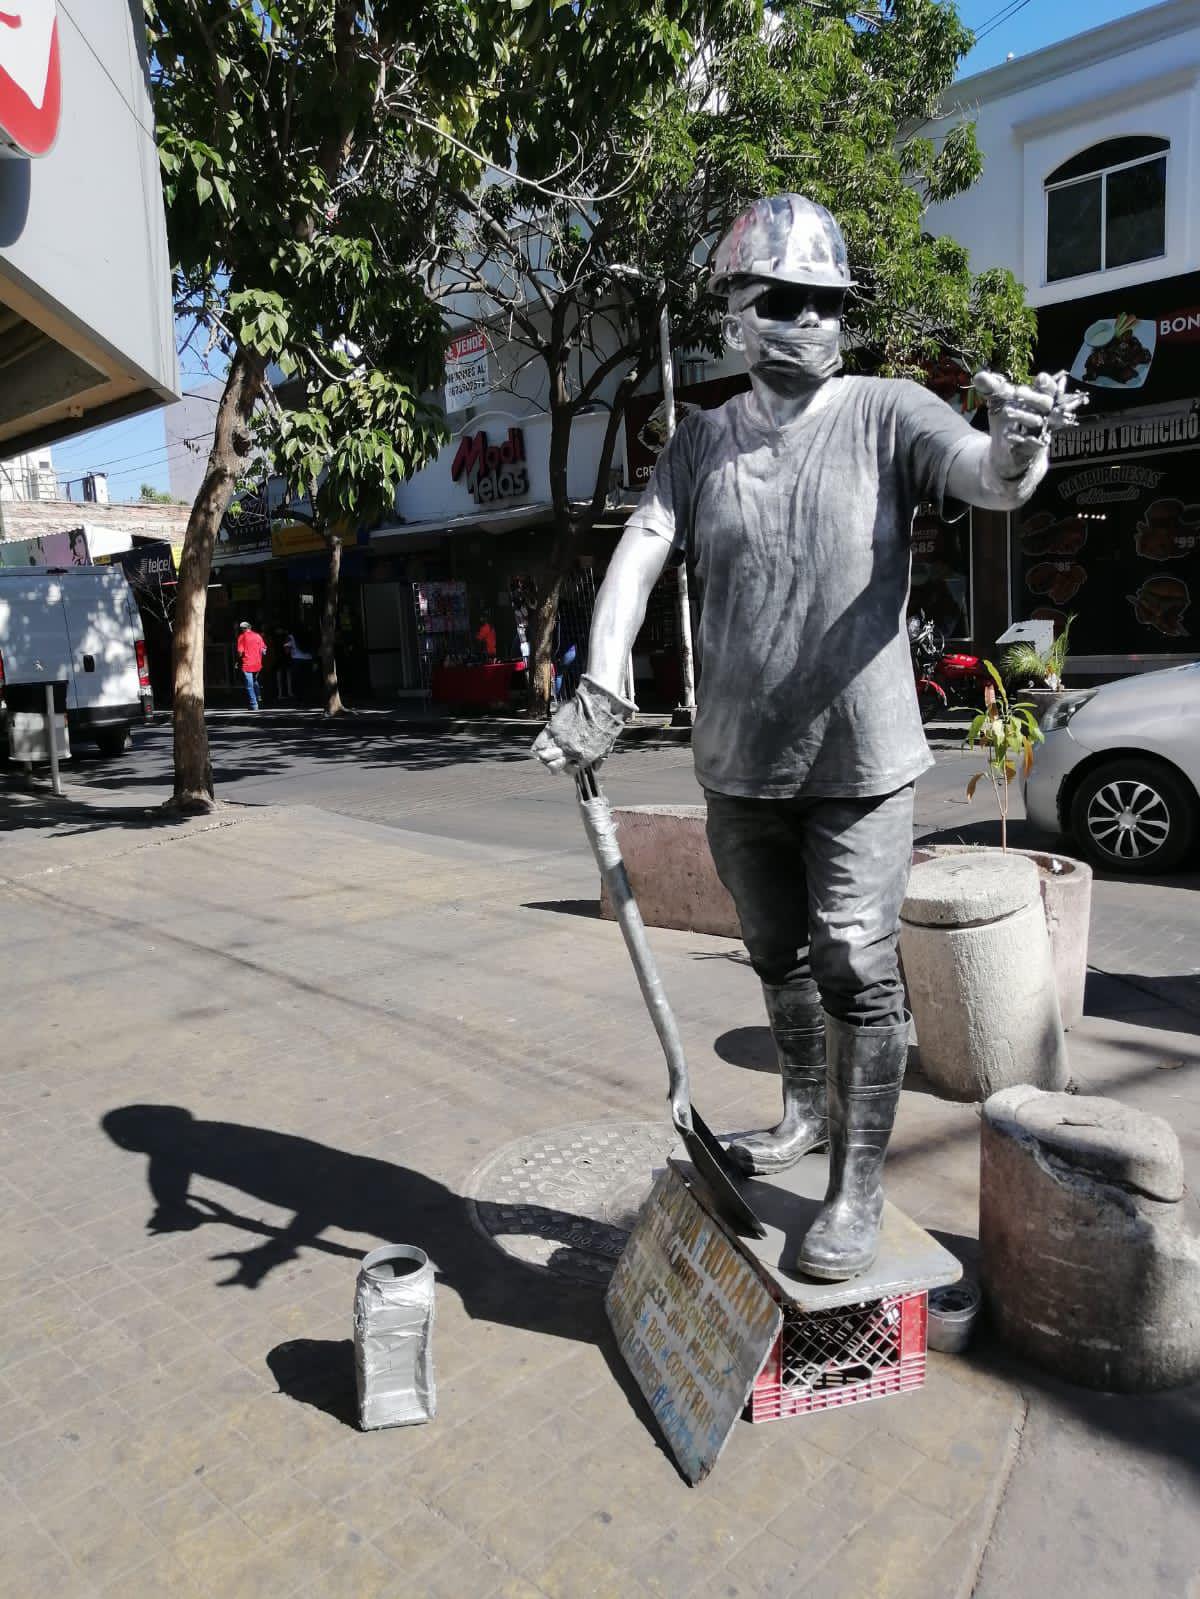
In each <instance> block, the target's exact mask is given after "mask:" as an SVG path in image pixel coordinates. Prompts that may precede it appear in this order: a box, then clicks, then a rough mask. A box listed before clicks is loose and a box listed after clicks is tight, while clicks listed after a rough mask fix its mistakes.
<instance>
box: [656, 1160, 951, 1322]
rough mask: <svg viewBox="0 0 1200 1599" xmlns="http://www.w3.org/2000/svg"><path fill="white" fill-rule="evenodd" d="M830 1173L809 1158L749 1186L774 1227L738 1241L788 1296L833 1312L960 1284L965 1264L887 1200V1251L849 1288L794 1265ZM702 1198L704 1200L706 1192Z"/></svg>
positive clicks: (685, 1166) (683, 1166)
mask: <svg viewBox="0 0 1200 1599" xmlns="http://www.w3.org/2000/svg"><path fill="white" fill-rule="evenodd" d="M671 1163H672V1165H674V1166H677V1167H678V1169H679V1170H680V1171H681V1172H682V1173H683V1175H684V1176H685V1177H686V1178H688V1179H689V1180H690V1178H691V1167H690V1163H689V1162H688V1161H686V1160H678V1159H672V1162H671ZM827 1176H828V1162H827V1161H826V1159H825V1157H824V1156H823V1155H806V1156H805V1157H804V1159H803V1160H802V1161H801V1162H800V1163H799V1165H796V1166H793V1167H792V1168H791V1170H790V1171H785V1172H779V1173H778V1174H777V1175H776V1176H773V1177H748V1178H746V1180H745V1182H744V1183H743V1184H742V1191H743V1193H744V1194H745V1196H746V1201H747V1203H748V1204H749V1205H750V1206H751V1208H752V1209H753V1210H754V1212H755V1214H756V1215H757V1216H758V1217H759V1218H760V1220H761V1221H762V1223H763V1225H764V1226H765V1227H766V1229H767V1236H766V1237H765V1238H738V1239H737V1240H736V1244H737V1247H738V1248H739V1249H741V1250H742V1251H744V1253H745V1254H747V1255H748V1256H750V1257H751V1258H752V1259H753V1260H754V1261H755V1262H756V1263H757V1265H758V1266H759V1267H760V1268H761V1270H762V1271H763V1272H765V1273H766V1275H767V1277H768V1279H769V1280H770V1281H771V1282H773V1283H774V1284H775V1286H776V1288H777V1290H778V1292H779V1294H780V1296H781V1297H782V1298H783V1299H785V1300H787V1301H788V1302H790V1303H791V1304H793V1305H796V1306H797V1307H798V1308H799V1309H800V1310H805V1311H812V1310H832V1309H834V1308H835V1307H836V1306H838V1305H857V1304H861V1303H863V1302H864V1301H866V1300H871V1299H885V1298H887V1297H889V1296H890V1295H892V1294H911V1293H916V1292H918V1291H919V1290H921V1289H926V1288H940V1287H942V1285H943V1284H945V1283H956V1282H957V1281H958V1280H959V1278H960V1277H961V1276H962V1266H961V1264H960V1262H959V1261H958V1260H956V1259H955V1257H954V1256H953V1255H952V1254H951V1253H950V1251H949V1250H948V1249H943V1248H942V1246H941V1244H939V1243H938V1242H937V1240H936V1239H935V1238H932V1237H931V1236H930V1235H929V1233H927V1232H926V1231H925V1229H924V1227H918V1225H917V1224H916V1222H915V1221H913V1220H912V1219H911V1217H908V1216H906V1215H905V1214H904V1212H903V1211H902V1210H897V1208H896V1206H895V1205H892V1204H890V1203H888V1201H887V1200H885V1201H884V1205H883V1226H882V1229H881V1231H880V1236H879V1254H878V1255H877V1256H876V1258H875V1264H874V1265H873V1266H871V1267H870V1268H869V1270H867V1271H865V1272H863V1273H862V1274H861V1275H860V1276H858V1277H852V1278H850V1280H849V1281H848V1282H842V1283H822V1282H817V1281H816V1280H815V1279H814V1278H812V1277H803V1276H801V1275H800V1273H799V1272H798V1271H796V1270H795V1267H794V1264H793V1263H794V1261H795V1259H796V1256H797V1255H798V1254H799V1252H800V1244H801V1241H802V1240H803V1238H804V1235H805V1233H806V1232H807V1231H808V1229H809V1227H810V1225H811V1224H812V1222H813V1219H814V1218H815V1216H816V1214H817V1211H818V1210H819V1209H820V1206H821V1201H822V1200H823V1199H824V1197H825V1183H826V1178H827ZM696 1193H697V1198H699V1199H700V1200H701V1202H703V1194H702V1192H701V1191H700V1190H699V1189H698V1188H697V1189H696Z"/></svg>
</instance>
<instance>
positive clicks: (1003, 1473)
mask: <svg viewBox="0 0 1200 1599" xmlns="http://www.w3.org/2000/svg"><path fill="white" fill-rule="evenodd" d="M1015 1397H1016V1400H1017V1403H1018V1406H1019V1409H1018V1413H1017V1415H1016V1416H1015V1417H1014V1419H1013V1422H1012V1425H1011V1426H1010V1428H1009V1434H1008V1442H1007V1444H1006V1445H1005V1450H1004V1459H1003V1461H1002V1462H1001V1466H1000V1470H999V1471H998V1472H997V1473H996V1479H995V1481H994V1482H993V1484H992V1490H991V1493H990V1494H989V1495H988V1500H987V1505H986V1507H985V1510H984V1521H983V1525H982V1527H981V1528H980V1530H979V1535H978V1537H977V1538H976V1539H975V1547H974V1549H973V1550H972V1552H971V1555H972V1558H971V1562H970V1565H969V1566H968V1568H967V1574H966V1575H965V1576H964V1577H963V1580H962V1582H961V1583H960V1584H959V1587H958V1592H957V1593H956V1594H955V1599H974V1595H975V1592H976V1590H977V1589H978V1587H979V1583H980V1579H981V1578H982V1576H983V1563H984V1561H985V1560H986V1559H987V1552H988V1545H989V1544H990V1543H991V1541H992V1533H993V1532H994V1531H995V1528H996V1520H997V1518H998V1517H999V1515H1000V1508H1001V1506H1002V1505H1003V1504H1004V1500H1005V1496H1006V1495H1007V1493H1008V1485H1009V1483H1010V1482H1011V1481H1012V1479H1013V1473H1014V1472H1015V1471H1016V1469H1017V1461H1018V1460H1019V1459H1020V1455H1021V1445H1022V1444H1023V1443H1024V1440H1025V1425H1026V1423H1027V1422H1028V1420H1029V1401H1028V1399H1026V1397H1025V1395H1024V1394H1023V1393H1021V1392H1020V1390H1019V1389H1018V1390H1017V1392H1016V1396H1015Z"/></svg>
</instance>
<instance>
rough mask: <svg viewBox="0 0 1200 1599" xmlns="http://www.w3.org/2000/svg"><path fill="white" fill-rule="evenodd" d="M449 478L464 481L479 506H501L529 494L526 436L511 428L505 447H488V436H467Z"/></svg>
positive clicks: (478, 434) (452, 465)
mask: <svg viewBox="0 0 1200 1599" xmlns="http://www.w3.org/2000/svg"><path fill="white" fill-rule="evenodd" d="M450 477H451V479H452V481H453V482H455V483H457V482H458V480H459V479H460V478H462V479H463V481H464V483H465V485H466V487H467V488H468V489H470V491H471V493H472V494H473V495H474V496H475V503H476V505H502V504H503V503H504V502H505V501H506V500H516V499H519V498H520V497H521V495H522V494H528V493H529V469H528V467H527V466H526V464H525V435H524V434H523V433H522V431H521V429H520V428H509V430H508V435H507V437H506V438H505V440H504V443H503V444H489V443H488V438H487V434H486V433H464V434H463V436H462V439H461V440H460V442H459V446H458V449H457V451H456V452H455V455H454V460H453V461H452V462H451V463H450Z"/></svg>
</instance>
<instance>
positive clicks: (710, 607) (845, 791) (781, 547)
mask: <svg viewBox="0 0 1200 1599" xmlns="http://www.w3.org/2000/svg"><path fill="white" fill-rule="evenodd" d="M829 381H830V385H831V389H832V392H831V393H830V394H829V395H828V397H827V398H826V399H825V403H824V404H823V405H822V406H821V407H820V408H819V409H818V410H817V411H816V412H815V414H809V413H805V414H804V415H802V416H800V417H799V418H797V419H796V421H794V422H792V423H791V424H790V425H788V426H786V427H784V428H778V429H777V428H774V427H772V426H771V425H770V424H769V423H768V422H767V421H766V420H765V418H763V417H762V416H761V415H760V413H759V411H758V408H757V406H756V404H755V402H754V398H753V396H752V395H750V394H739V395H738V396H737V397H736V398H735V399H732V400H730V401H728V402H727V403H726V404H725V405H723V406H720V407H719V408H718V409H717V410H714V411H693V412H692V413H690V414H689V415H688V416H687V417H685V418H684V420H683V422H682V423H681V425H680V427H679V430H678V432H677V433H676V434H675V437H674V438H673V439H672V441H671V444H670V445H669V447H668V448H667V449H666V450H665V451H664V452H663V454H662V455H661V456H660V457H659V460H658V463H657V465H656V467H655V469H654V474H653V476H652V477H651V479H650V482H649V484H648V485H647V488H646V492H645V494H644V495H643V497H642V503H641V505H639V507H638V509H637V510H636V511H635V512H634V514H633V517H632V518H631V519H630V520H631V525H632V526H641V527H643V528H645V529H647V530H648V531H651V532H654V533H657V534H660V535H661V536H662V537H663V538H666V539H669V540H670V541H671V543H672V545H673V546H674V548H675V549H676V550H679V551H686V553H687V556H688V559H689V562H690V564H691V568H692V572H693V574H694V583H695V588H696V591H697V592H696V595H695V600H696V604H697V608H698V613H699V629H698V633H697V638H696V650H697V656H698V659H699V664H700V686H699V690H698V693H697V701H698V705H697V713H696V723H695V728H694V731H693V735H692V748H693V753H694V757H695V763H696V776H697V777H698V778H699V780H700V782H701V784H702V785H703V786H704V787H705V788H710V789H714V790H715V791H716V792H717V793H720V794H737V795H744V796H747V797H751V798H779V797H782V796H786V795H795V794H803V795H810V796H814V797H816V796H821V795H837V796H851V795H871V794H890V793H891V792H893V790H895V789H897V788H900V787H902V786H903V785H904V784H905V783H910V782H911V781H912V780H913V778H915V777H916V776H917V775H918V773H920V772H923V771H924V770H925V769H926V768H927V767H928V766H930V765H932V757H931V756H930V754H929V747H928V745H927V744H926V742H925V735H924V733H923V731H922V729H921V718H920V714H919V712H918V710H917V699H916V693H915V689H914V686H913V674H912V666H911V664H910V659H909V651H908V639H907V634H906V632H905V627H904V622H905V609H906V604H907V599H908V584H909V541H910V529H911V524H912V518H913V512H914V510H915V509H916V507H917V505H918V504H920V503H921V502H922V501H924V500H931V501H933V502H935V503H936V504H938V505H940V504H941V501H942V497H943V494H944V492H945V487H946V478H947V475H948V473H949V471H950V466H951V463H952V461H953V460H954V457H955V456H956V455H957V454H958V453H959V451H960V450H961V449H962V448H963V446H964V444H965V443H966V442H967V440H968V439H969V438H971V436H972V430H971V427H970V425H969V423H968V422H967V421H966V420H965V419H964V418H963V417H962V416H960V415H959V414H958V413H957V412H956V411H953V410H952V409H951V408H950V406H948V405H947V404H946V403H945V401H944V400H940V399H938V397H937V396H936V395H935V394H931V393H930V392H929V391H928V390H927V389H923V388H921V387H920V385H919V384H916V383H910V382H907V381H905V380H902V379H895V378H862V377H838V378H832V379H830V380H829Z"/></svg>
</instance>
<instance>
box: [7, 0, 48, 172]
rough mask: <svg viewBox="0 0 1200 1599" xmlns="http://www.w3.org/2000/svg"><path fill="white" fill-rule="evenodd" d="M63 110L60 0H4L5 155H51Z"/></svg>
mask: <svg viewBox="0 0 1200 1599" xmlns="http://www.w3.org/2000/svg"><path fill="white" fill-rule="evenodd" d="M61 111H62V61H61V58H60V54H59V40H58V17H57V14H56V11H55V0H0V155H10V156H11V155H17V156H38V155H45V154H46V152H47V151H48V150H49V149H50V147H51V146H52V145H53V143H54V141H55V139H56V138H57V136H58V123H59V115H60V113H61Z"/></svg>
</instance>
